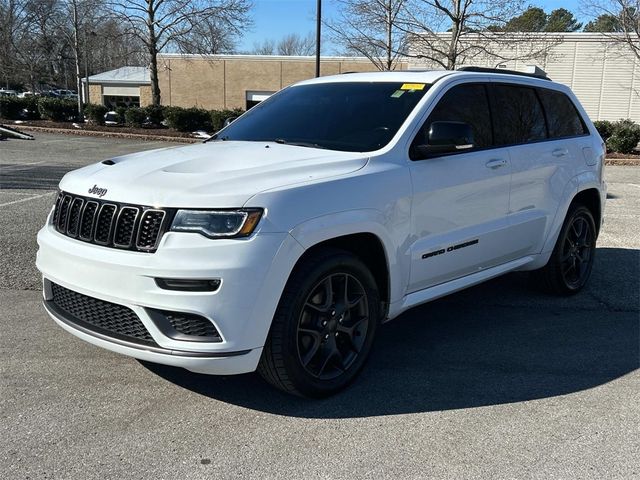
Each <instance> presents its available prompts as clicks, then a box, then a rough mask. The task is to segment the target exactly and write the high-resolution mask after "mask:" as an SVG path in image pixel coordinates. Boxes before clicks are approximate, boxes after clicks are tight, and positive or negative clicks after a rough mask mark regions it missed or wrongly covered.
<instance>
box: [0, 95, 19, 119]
mask: <svg viewBox="0 0 640 480" xmlns="http://www.w3.org/2000/svg"><path fill="white" fill-rule="evenodd" d="M21 100H22V99H21V98H17V97H0V118H6V119H7V120H17V119H18V118H20V113H21V112H22V109H23V108H24V105H23V102H22V101H21Z"/></svg>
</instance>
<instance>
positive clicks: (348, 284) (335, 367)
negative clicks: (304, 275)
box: [298, 273, 369, 380]
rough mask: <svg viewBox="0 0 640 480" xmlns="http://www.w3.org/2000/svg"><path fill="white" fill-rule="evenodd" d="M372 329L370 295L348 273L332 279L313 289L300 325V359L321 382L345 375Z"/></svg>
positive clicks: (330, 276) (338, 274) (326, 279)
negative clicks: (369, 327)
mask: <svg viewBox="0 0 640 480" xmlns="http://www.w3.org/2000/svg"><path fill="white" fill-rule="evenodd" d="M368 326H369V308H368V300H367V293H366V291H365V289H364V287H363V286H362V284H361V283H360V281H358V279H357V278H355V277H354V276H353V275H350V274H348V273H336V274H333V275H329V276H328V277H326V278H324V279H322V280H321V281H320V282H318V283H317V284H316V285H315V287H313V289H312V291H311V293H310V294H309V296H308V297H307V299H306V301H305V303H304V306H303V308H302V313H301V315H300V319H299V322H298V359H299V360H300V363H301V364H302V366H303V368H304V369H305V370H306V371H307V372H308V373H309V374H310V375H312V376H314V377H316V378H319V379H320V380H329V379H333V378H335V377H337V376H339V375H341V374H342V373H344V372H345V371H346V370H347V369H348V368H349V367H350V366H351V365H352V364H353V362H354V361H355V360H356V358H357V357H358V354H359V353H360V351H361V350H362V346H363V344H364V340H365V338H366V335H367V328H368Z"/></svg>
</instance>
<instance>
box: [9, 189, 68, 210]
mask: <svg viewBox="0 0 640 480" xmlns="http://www.w3.org/2000/svg"><path fill="white" fill-rule="evenodd" d="M55 193H56V192H49V193H43V194H42V195H35V196H33V197H29V198H21V199H20V200H14V201H13V202H6V203H0V207H6V206H7V205H14V204H16V203H22V202H28V201H29V200H35V199H37V198H42V197H46V196H47V195H53V194H55Z"/></svg>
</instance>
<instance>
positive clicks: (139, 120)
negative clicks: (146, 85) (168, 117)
mask: <svg viewBox="0 0 640 480" xmlns="http://www.w3.org/2000/svg"><path fill="white" fill-rule="evenodd" d="M146 118H147V114H146V113H144V110H143V109H141V108H138V107H131V108H128V109H127V110H126V111H125V112H124V120H125V122H126V123H127V125H129V126H130V127H141V126H142V124H143V123H144V121H145V119H146Z"/></svg>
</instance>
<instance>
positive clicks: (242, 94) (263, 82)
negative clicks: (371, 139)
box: [158, 54, 407, 109]
mask: <svg viewBox="0 0 640 480" xmlns="http://www.w3.org/2000/svg"><path fill="white" fill-rule="evenodd" d="M400 68H405V69H406V68H407V63H406V62H404V63H402V64H401V65H400ZM158 69H159V71H158V79H159V82H160V92H161V98H162V104H163V105H177V106H181V107H187V106H188V107H191V106H197V107H202V108H206V109H224V108H229V109H231V108H243V109H246V108H249V107H252V106H253V105H255V104H256V103H257V102H259V101H261V100H264V99H265V98H267V97H268V96H269V95H271V94H273V93H275V92H277V91H278V90H280V89H282V88H284V87H286V86H287V85H291V84H292V83H295V82H299V81H300V80H306V79H309V78H313V77H314V75H315V59H314V58H313V57H291V56H261V55H180V54H161V55H159V56H158ZM375 70H376V68H375V66H374V65H373V64H372V63H371V62H370V61H369V60H367V59H363V58H353V57H322V61H321V62H320V74H321V75H337V74H341V73H346V72H370V71H375Z"/></svg>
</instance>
